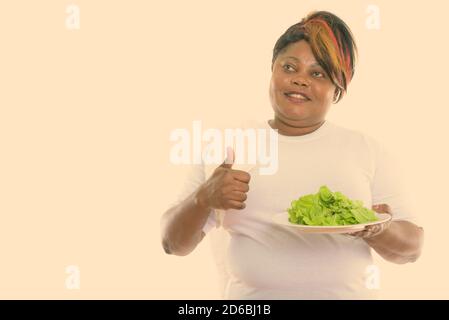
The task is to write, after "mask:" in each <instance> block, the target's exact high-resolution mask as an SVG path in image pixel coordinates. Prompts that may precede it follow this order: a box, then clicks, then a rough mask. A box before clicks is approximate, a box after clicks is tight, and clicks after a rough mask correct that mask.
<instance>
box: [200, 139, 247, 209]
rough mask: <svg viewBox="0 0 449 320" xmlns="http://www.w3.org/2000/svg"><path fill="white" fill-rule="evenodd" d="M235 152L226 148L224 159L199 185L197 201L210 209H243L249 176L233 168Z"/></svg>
mask: <svg viewBox="0 0 449 320" xmlns="http://www.w3.org/2000/svg"><path fill="white" fill-rule="evenodd" d="M234 160H235V154H234V150H233V149H232V148H231V147H228V148H227V151H226V159H225V161H224V162H223V163H222V164H221V165H220V166H219V167H217V168H216V169H215V171H214V172H213V174H212V175H211V176H210V178H209V179H208V180H207V181H206V182H205V183H204V184H203V185H202V186H201V187H200V191H199V193H198V194H199V202H200V203H201V204H203V205H204V206H205V207H207V208H210V209H223V210H228V209H239V210H241V209H244V208H245V206H246V205H245V201H246V199H247V195H246V193H247V192H248V191H249V181H250V179H251V176H250V174H249V173H248V172H245V171H242V170H234V169H232V166H233V164H234Z"/></svg>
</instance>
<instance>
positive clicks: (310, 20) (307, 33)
mask: <svg viewBox="0 0 449 320" xmlns="http://www.w3.org/2000/svg"><path fill="white" fill-rule="evenodd" d="M300 40H305V41H307V42H308V43H309V45H310V47H311V48H312V52H313V54H314V56H315V59H316V60H317V62H318V63H319V64H320V65H321V67H322V68H323V69H324V70H325V71H326V73H327V74H328V75H329V77H330V79H331V80H332V82H333V83H334V84H335V86H336V87H337V90H338V92H337V93H338V99H337V102H338V101H340V99H341V98H342V97H343V95H344V93H346V91H347V87H348V84H349V82H350V81H351V79H352V78H353V76H354V66H355V59H356V55H357V47H356V44H355V41H354V37H353V35H352V33H351V30H350V29H349V27H348V26H347V25H346V24H345V22H344V21H343V20H341V19H340V18H338V17H337V16H335V15H334V14H332V13H330V12H327V11H317V12H312V13H310V14H309V15H307V17H305V18H304V19H302V20H301V22H299V23H297V24H294V25H292V26H291V27H290V28H288V29H287V31H285V33H284V34H283V35H282V36H281V37H280V38H279V39H278V40H277V42H276V44H275V46H274V49H273V59H272V68H273V64H274V62H275V60H276V58H277V56H278V55H279V53H280V52H282V51H283V50H285V49H286V48H287V46H288V45H289V44H291V43H294V42H297V41H300Z"/></svg>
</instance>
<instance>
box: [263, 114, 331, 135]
mask: <svg viewBox="0 0 449 320" xmlns="http://www.w3.org/2000/svg"><path fill="white" fill-rule="evenodd" d="M324 122H325V120H322V121H320V122H318V123H314V124H311V125H310V124H290V123H287V122H285V121H283V120H282V119H279V117H278V116H276V115H275V116H274V119H272V120H269V121H268V123H269V125H270V126H271V128H273V129H277V130H278V133H279V134H281V135H284V136H303V135H305V134H309V133H312V132H313V131H315V130H317V129H318V128H319V127H321V126H322V125H323V124H324Z"/></svg>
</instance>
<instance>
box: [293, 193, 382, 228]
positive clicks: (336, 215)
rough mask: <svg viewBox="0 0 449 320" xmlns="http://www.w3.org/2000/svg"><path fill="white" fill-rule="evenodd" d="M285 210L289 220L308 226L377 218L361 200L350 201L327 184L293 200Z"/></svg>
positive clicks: (352, 222) (368, 220)
mask: <svg viewBox="0 0 449 320" xmlns="http://www.w3.org/2000/svg"><path fill="white" fill-rule="evenodd" d="M287 210H288V215H289V221H290V222H292V223H296V224H303V225H309V226H340V225H350V224H359V223H367V222H373V221H377V220H378V218H377V216H376V213H375V212H374V211H373V210H370V209H367V208H365V207H364V206H363V202H362V201H360V200H354V201H351V200H350V199H348V198H347V197H346V196H345V195H343V194H342V193H341V192H338V191H336V192H332V191H331V190H329V188H328V187H327V186H321V187H320V190H319V191H318V193H316V194H308V195H305V196H302V197H300V198H299V199H298V200H293V201H292V203H291V207H290V208H289V209H287Z"/></svg>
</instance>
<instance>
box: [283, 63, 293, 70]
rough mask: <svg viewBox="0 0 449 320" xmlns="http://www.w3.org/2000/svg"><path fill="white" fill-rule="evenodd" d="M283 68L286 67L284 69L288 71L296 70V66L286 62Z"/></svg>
mask: <svg viewBox="0 0 449 320" xmlns="http://www.w3.org/2000/svg"><path fill="white" fill-rule="evenodd" d="M283 68H284V70H286V71H295V68H293V67H292V66H291V65H289V64H285V65H284V66H283ZM289 68H290V70H289Z"/></svg>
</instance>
